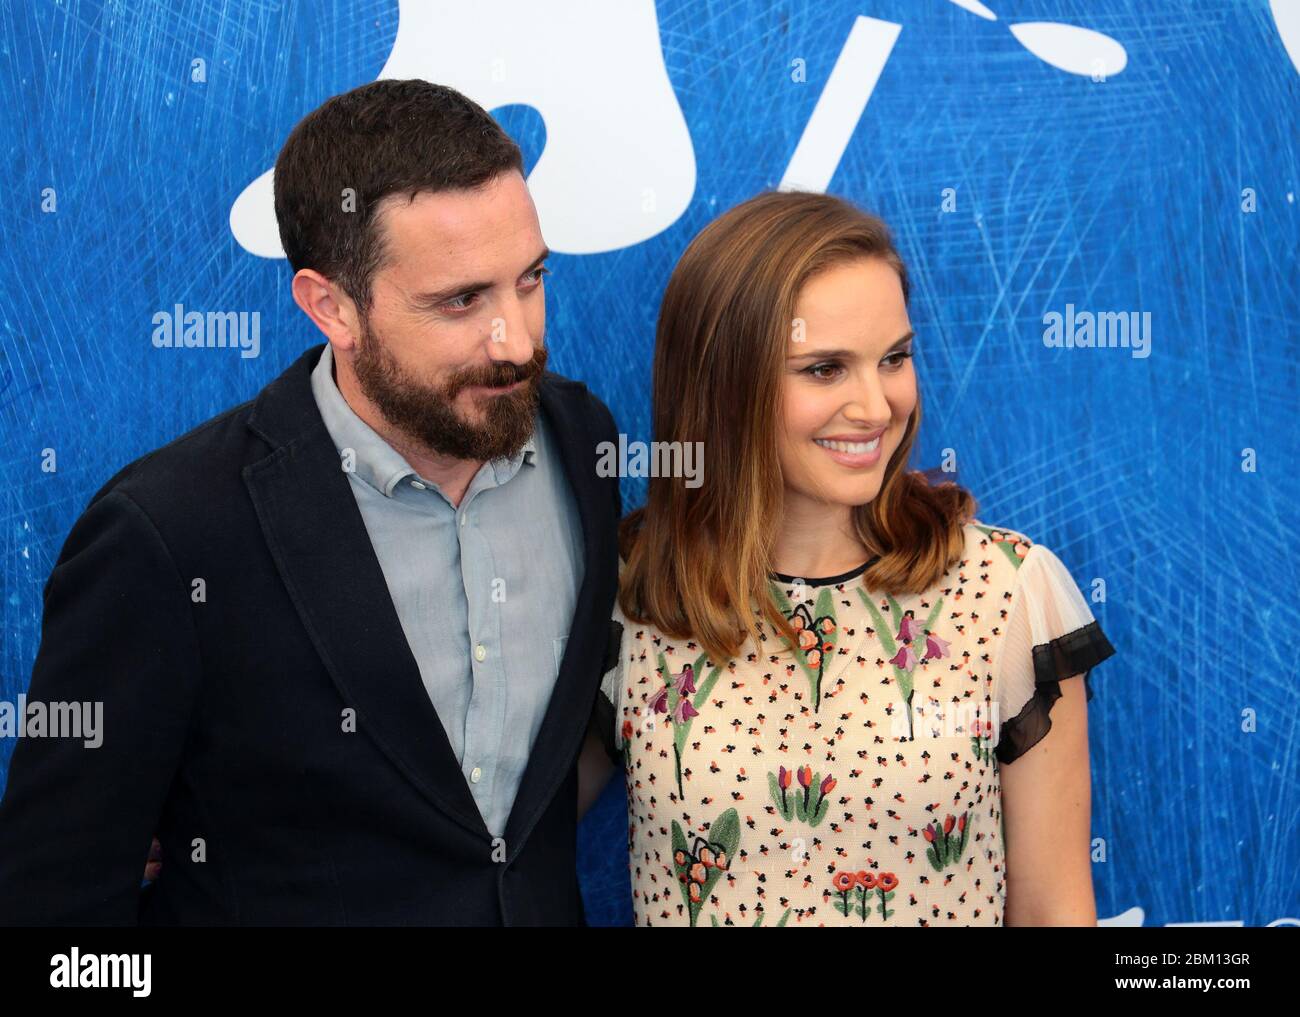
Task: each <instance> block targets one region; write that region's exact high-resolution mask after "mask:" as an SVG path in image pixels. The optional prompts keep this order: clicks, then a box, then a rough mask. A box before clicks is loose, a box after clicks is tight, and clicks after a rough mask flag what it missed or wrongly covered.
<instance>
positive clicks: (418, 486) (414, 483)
mask: <svg viewBox="0 0 1300 1017" xmlns="http://www.w3.org/2000/svg"><path fill="white" fill-rule="evenodd" d="M411 486H412V487H413V488H415V489H416V490H417V491H423V490H424V485H423V484H421V483H420V482H419V481H418V480H412V481H411Z"/></svg>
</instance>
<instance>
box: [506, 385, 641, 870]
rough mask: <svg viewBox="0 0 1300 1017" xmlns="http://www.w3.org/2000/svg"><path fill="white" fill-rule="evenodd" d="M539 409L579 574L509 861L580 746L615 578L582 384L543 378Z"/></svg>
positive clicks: (605, 498) (510, 839)
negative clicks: (573, 528) (571, 521)
mask: <svg viewBox="0 0 1300 1017" xmlns="http://www.w3.org/2000/svg"><path fill="white" fill-rule="evenodd" d="M541 404H542V412H544V413H545V414H546V415H547V419H548V420H549V421H550V422H551V425H552V428H553V431H554V433H555V434H556V436H557V439H558V444H559V446H560V457H561V460H562V461H563V464H564V471H565V475H566V477H567V478H568V481H569V484H570V486H571V488H572V490H573V496H574V500H575V501H576V502H577V505H578V514H579V516H580V517H581V520H582V534H583V542H582V547H583V559H584V569H583V576H582V585H581V587H580V588H579V590H578V600H577V604H576V606H575V609H574V614H573V621H572V622H571V625H570V631H569V640H568V642H567V644H566V645H565V650H564V660H563V661H562V662H561V665H560V672H559V675H558V676H557V677H556V680H555V687H554V689H553V691H552V693H551V699H550V702H549V704H548V705H547V709H546V714H545V717H544V718H543V720H542V726H541V729H540V730H539V731H538V733H537V741H536V743H535V744H534V745H533V750H532V752H531V754H530V755H529V759H528V765H527V766H526V767H525V769H524V775H523V777H522V779H521V780H520V783H519V790H518V792H517V793H516V795H515V802H514V805H513V807H512V808H511V812H510V818H509V820H508V821H507V823H506V845H507V852H508V857H509V858H513V857H514V856H515V854H516V853H517V852H518V851H519V849H520V847H521V846H522V845H523V843H524V842H525V841H526V840H527V838H528V834H529V833H530V832H531V831H532V828H533V826H534V825H535V824H536V823H537V820H538V819H539V818H540V817H541V815H542V812H543V811H544V810H545V808H546V806H547V805H548V804H549V803H550V801H551V799H552V798H553V797H554V796H555V792H556V789H557V787H558V786H559V784H560V782H561V781H562V780H563V779H564V778H565V776H567V774H568V772H569V768H570V767H571V766H572V765H573V761H574V759H575V758H576V756H577V754H578V752H579V749H580V747H581V743H582V738H583V736H584V734H585V732H586V729H587V722H588V720H589V719H590V716H591V710H592V705H593V700H594V695H595V691H596V685H595V678H594V676H595V675H596V663H595V662H598V661H599V660H600V659H601V658H602V657H603V656H604V650H605V642H606V638H607V636H608V632H609V608H608V605H605V604H604V603H603V599H602V598H603V597H604V594H606V593H607V592H609V591H612V590H613V588H614V584H615V582H616V581H617V574H618V573H617V568H618V566H617V561H618V552H617V550H616V547H615V544H614V540H615V535H616V534H615V530H614V528H613V525H612V524H614V523H616V522H617V518H616V510H615V509H614V508H613V504H612V499H611V497H610V493H609V490H608V487H607V482H605V481H602V480H601V479H599V478H598V477H597V475H596V444H597V443H598V442H599V441H602V440H605V439H606V438H607V437H608V436H605V435H598V434H596V433H595V432H594V431H593V429H592V428H591V422H592V415H591V413H590V412H589V411H588V410H587V405H588V403H587V394H586V389H585V387H584V386H582V385H580V384H577V383H575V382H571V381H569V380H568V379H565V378H562V377H560V376H558V375H554V374H552V373H551V372H549V371H548V372H547V373H546V377H545V379H544V380H543V383H542V388H541Z"/></svg>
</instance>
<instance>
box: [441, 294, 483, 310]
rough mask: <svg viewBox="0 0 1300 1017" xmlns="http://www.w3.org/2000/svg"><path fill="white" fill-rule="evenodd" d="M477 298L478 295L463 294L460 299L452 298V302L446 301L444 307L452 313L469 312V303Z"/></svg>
mask: <svg viewBox="0 0 1300 1017" xmlns="http://www.w3.org/2000/svg"><path fill="white" fill-rule="evenodd" d="M477 296H478V294H477V293H464V294H461V295H460V296H459V297H452V298H451V299H450V300H448V301H446V302H445V303H444V304H443V305H442V306H443V307H445V308H447V309H448V310H452V311H467V310H469V306H470V305H469V303H468V301H471V300H473V299H474V298H475V297H477Z"/></svg>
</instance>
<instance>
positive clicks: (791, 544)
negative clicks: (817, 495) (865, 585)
mask: <svg viewBox="0 0 1300 1017" xmlns="http://www.w3.org/2000/svg"><path fill="white" fill-rule="evenodd" d="M867 558H868V553H867V549H866V547H865V546H864V545H863V543H862V541H861V540H859V539H858V536H857V534H856V533H855V532H854V530H853V513H852V509H851V508H850V506H848V505H828V504H826V503H825V502H813V501H808V500H806V499H802V498H790V497H788V496H787V498H786V507H785V514H784V518H783V519H782V521H781V526H780V531H779V534H778V536H777V540H776V545H775V547H774V548H773V552H772V571H773V572H779V573H780V574H781V575H784V576H801V577H804V578H807V579H818V578H821V577H823V576H838V575H843V574H844V573H845V572H851V571H852V570H853V569H855V568H857V567H858V566H859V565H861V564H862V563H863V562H864V561H866V560H867Z"/></svg>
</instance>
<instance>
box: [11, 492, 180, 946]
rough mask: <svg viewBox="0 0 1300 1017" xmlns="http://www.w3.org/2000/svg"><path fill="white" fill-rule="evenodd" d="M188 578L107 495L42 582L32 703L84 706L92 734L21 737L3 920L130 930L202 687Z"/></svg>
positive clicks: (14, 766)
mask: <svg viewBox="0 0 1300 1017" xmlns="http://www.w3.org/2000/svg"><path fill="white" fill-rule="evenodd" d="M189 589H190V580H187V579H184V578H183V577H182V576H181V575H180V574H179V573H178V572H177V569H176V567H175V565H174V564H173V562H172V558H171V555H170V554H169V552H168V549H167V547H166V546H165V545H164V543H163V540H162V538H161V536H160V535H159V533H158V531H157V529H156V528H155V526H154V524H153V522H152V521H151V520H150V518H149V517H148V516H147V515H146V514H145V512H144V511H143V510H142V509H141V508H140V507H139V506H138V505H137V504H136V503H135V502H134V501H133V500H132V499H131V498H129V497H128V496H126V495H125V494H122V493H119V492H117V491H110V492H109V493H107V494H104V495H102V496H101V497H99V498H97V499H96V500H95V501H93V502H92V503H91V505H90V506H89V507H88V508H87V509H86V511H85V513H83V515H82V516H81V518H80V519H78V520H77V522H76V524H75V526H74V527H73V529H72V532H71V534H70V535H69V537H68V540H67V542H66V543H65V544H64V547H63V550H62V553H61V554H60V556H59V560H58V562H57V563H56V564H55V567H54V571H53V572H52V573H51V575H50V578H49V581H48V582H47V583H46V584H45V592H44V599H45V608H44V617H43V619H42V623H41V643H40V648H39V650H38V651H37V656H36V663H35V666H34V668H33V670H32V680H31V686H30V689H29V690H28V692H27V703H28V710H29V712H30V709H31V704H32V703H40V704H53V703H74V704H90V706H89V710H90V712H89V716H90V717H91V718H94V717H95V715H96V712H97V711H99V714H98V715H99V723H98V724H97V725H95V726H96V727H97V731H95V733H94V736H93V737H84V735H86V734H87V731H86V730H83V731H82V734H83V737H80V738H74V737H20V738H19V739H18V740H17V744H16V746H15V748H14V752H13V757H12V759H11V761H10V766H9V779H8V785H7V787H6V790H5V794H4V799H3V801H0V924H2V925H47V924H48V925H134V924H136V922H137V920H138V914H139V913H138V908H139V902H140V886H141V881H142V878H143V871H144V865H145V861H146V859H147V857H148V854H149V847H150V843H151V841H152V837H153V834H154V833H155V830H156V827H157V824H158V820H159V816H160V814H161V812H162V807H163V802H164V800H165V798H166V796H167V790H168V787H169V785H170V784H171V782H172V779H173V777H174V775H175V773H176V770H177V768H178V763H179V759H180V756H181V752H182V748H183V746H184V743H185V737H186V733H187V731H188V729H189V725H190V721H191V717H192V714H193V712H194V708H195V702H196V699H197V690H198V686H199V675H200V671H199V664H198V652H197V637H196V633H195V627H194V619H193V616H192V615H191V613H190V611H191V608H190V597H189Z"/></svg>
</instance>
